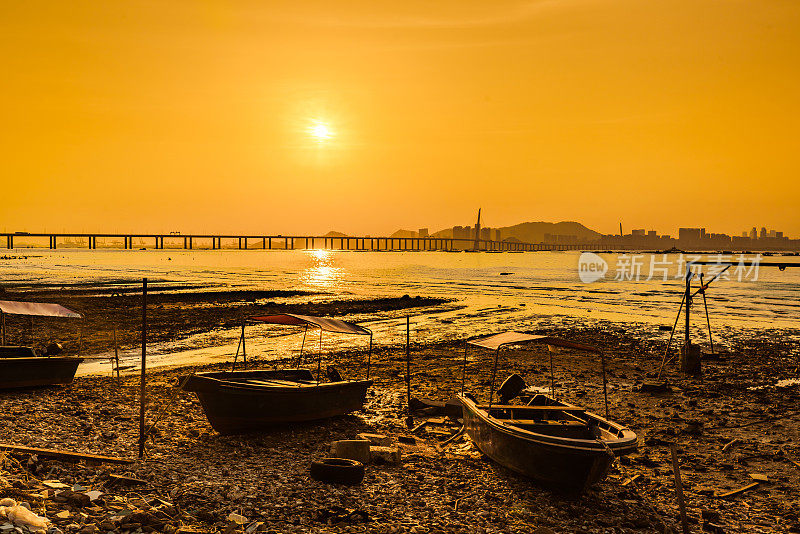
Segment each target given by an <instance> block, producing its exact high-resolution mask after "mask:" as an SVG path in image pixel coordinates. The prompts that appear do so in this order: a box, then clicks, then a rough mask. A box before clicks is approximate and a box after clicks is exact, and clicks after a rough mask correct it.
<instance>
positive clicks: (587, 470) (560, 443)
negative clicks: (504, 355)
mask: <svg viewBox="0 0 800 534" xmlns="http://www.w3.org/2000/svg"><path fill="white" fill-rule="evenodd" d="M532 341H538V342H543V343H546V344H547V345H549V346H550V347H554V346H559V347H567V348H572V349H577V350H584V351H588V352H594V353H599V354H602V353H601V352H600V351H599V350H598V349H597V348H595V347H592V346H590V345H584V344H581V343H574V342H570V341H567V340H563V339H559V338H554V337H549V336H533V335H528V334H521V333H518V332H505V333H502V334H497V335H494V336H489V337H486V338H481V339H477V340H473V341H470V342H469V344H470V345H475V346H479V347H483V348H489V349H493V350H495V366H494V369H495V371H494V374H496V370H497V355H498V354H499V349H500V348H501V347H503V346H506V345H517V344H522V343H528V342H532ZM465 354H466V351H465ZM465 360H466V356H465ZM603 367H604V368H605V365H603ZM494 374H493V376H492V387H491V396H493V395H494V380H495V376H494ZM603 374H604V375H605V372H604V373H603ZM603 378H604V382H605V376H604V377H603ZM459 399H460V401H461V403H462V406H463V420H464V429H465V431H466V433H467V435H469V437H470V439H471V440H472V441H473V443H474V444H475V446H476V447H478V449H480V450H481V451H482V452H483V453H484V454H486V455H487V456H488V457H489V458H491V459H492V460H494V461H495V462H497V463H499V464H500V465H503V466H504V467H507V468H508V469H511V470H513V471H516V472H517V473H520V474H522V475H525V476H527V477H530V478H532V479H534V480H535V481H537V482H538V483H540V484H542V485H545V486H548V487H551V488H554V489H559V490H563V491H568V492H581V491H584V490H585V489H586V488H588V487H589V486H591V485H592V484H594V483H596V482H599V481H600V480H602V479H603V478H604V477H605V476H606V474H607V472H608V469H609V467H610V466H611V463H612V462H613V459H614V457H615V456H622V455H625V454H629V453H632V452H635V451H636V448H637V437H636V434H635V433H634V432H633V431H631V430H629V429H628V428H625V427H624V426H622V425H619V424H617V423H614V422H612V421H610V420H608V418H607V417H608V416H607V415H606V417H605V418H604V417H601V416H599V415H597V414H594V413H591V412H589V411H586V410H585V409H583V408H580V407H578V406H574V405H572V404H568V403H566V402H561V401H558V400H556V399H555V398H554V397H552V396H548V395H544V394H537V395H534V396H533V398H532V399H531V400H530V402H529V403H528V404H527V405H522V404H520V405H511V404H493V403H492V402H491V398H490V403H489V404H488V405H479V404H478V403H476V402H475V401H474V400H472V399H471V398H469V397H468V396H466V395H465V394H464V393H463V386H462V394H461V395H460V396H459ZM607 410H608V408H607V406H606V411H607Z"/></svg>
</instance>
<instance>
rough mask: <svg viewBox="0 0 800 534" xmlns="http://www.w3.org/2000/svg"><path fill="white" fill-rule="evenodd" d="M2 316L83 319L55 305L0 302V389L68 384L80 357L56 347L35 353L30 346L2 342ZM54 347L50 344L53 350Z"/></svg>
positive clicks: (4, 332)
mask: <svg viewBox="0 0 800 534" xmlns="http://www.w3.org/2000/svg"><path fill="white" fill-rule="evenodd" d="M6 315H27V316H40V317H66V318H83V316H82V315H81V314H80V313H77V312H74V311H72V310H70V309H68V308H65V307H63V306H61V305H59V304H46V303H40V302H14V301H9V300H2V301H0V340H2V344H0V389H11V388H26V387H36V386H52V385H56V384H69V383H70V382H72V380H73V379H74V378H75V372H76V371H77V370H78V365H80V363H81V362H82V361H83V358H80V357H78V356H61V355H59V354H57V353H56V350H52V352H51V351H48V352H46V353H45V354H44V355H41V356H40V355H38V354H37V352H36V350H34V349H33V348H32V347H23V346H7V345H6ZM55 347H56V346H54V347H53V349H55Z"/></svg>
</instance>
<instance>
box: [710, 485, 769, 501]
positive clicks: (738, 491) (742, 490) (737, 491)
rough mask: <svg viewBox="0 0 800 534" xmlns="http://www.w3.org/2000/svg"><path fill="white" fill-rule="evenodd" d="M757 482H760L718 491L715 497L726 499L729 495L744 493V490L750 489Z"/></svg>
mask: <svg viewBox="0 0 800 534" xmlns="http://www.w3.org/2000/svg"><path fill="white" fill-rule="evenodd" d="M759 484H760V482H753V483H752V484H748V485H746V486H742V487H741V488H737V489H735V490H731V491H726V492H725V493H719V494H717V498H718V499H728V498H730V497H735V496H737V495H739V494H740V493H744V492H745V491H748V490H751V489H753V488H755V487H756V486H758V485H759Z"/></svg>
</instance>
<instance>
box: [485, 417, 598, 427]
mask: <svg viewBox="0 0 800 534" xmlns="http://www.w3.org/2000/svg"><path fill="white" fill-rule="evenodd" d="M497 420H498V421H502V422H503V423H506V424H508V425H514V426H520V425H536V426H540V427H542V428H546V427H548V426H550V427H561V426H580V427H583V426H586V423H582V422H580V421H541V420H538V419H497Z"/></svg>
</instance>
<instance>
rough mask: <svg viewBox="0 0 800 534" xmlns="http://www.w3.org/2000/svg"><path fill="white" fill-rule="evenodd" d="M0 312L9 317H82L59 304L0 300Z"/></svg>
mask: <svg viewBox="0 0 800 534" xmlns="http://www.w3.org/2000/svg"><path fill="white" fill-rule="evenodd" d="M0 312H2V313H7V314H9V315H37V316H42V317H70V318H74V319H82V318H83V315H81V314H80V313H78V312H74V311H72V310H70V309H69V308H65V307H64V306H62V305H61V304H45V303H43V302H15V301H12V300H0Z"/></svg>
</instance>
